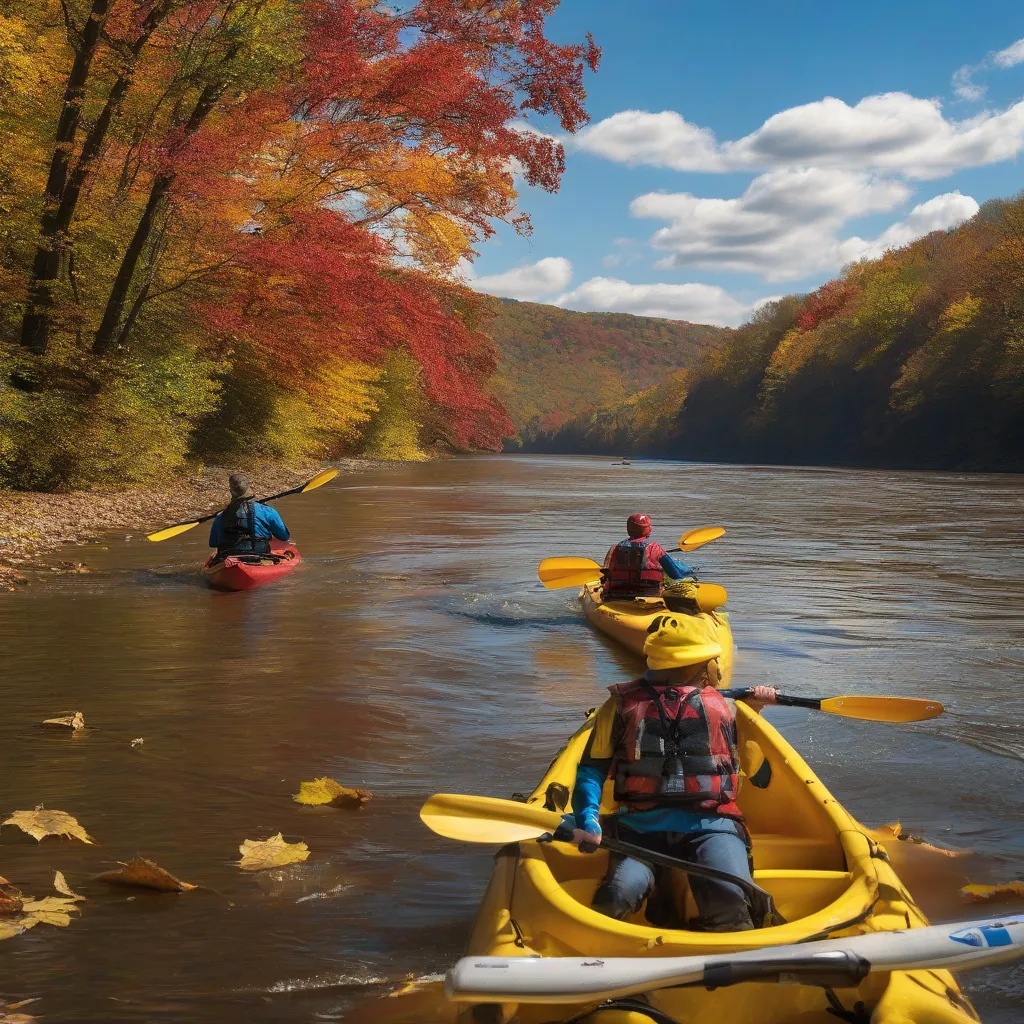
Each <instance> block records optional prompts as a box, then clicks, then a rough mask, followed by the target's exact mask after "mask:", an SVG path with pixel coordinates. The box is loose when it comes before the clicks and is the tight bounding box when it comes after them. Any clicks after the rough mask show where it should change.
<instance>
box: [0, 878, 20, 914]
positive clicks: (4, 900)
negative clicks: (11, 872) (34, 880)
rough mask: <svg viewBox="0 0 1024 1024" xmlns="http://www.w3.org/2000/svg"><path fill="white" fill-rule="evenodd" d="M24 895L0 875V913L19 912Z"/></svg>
mask: <svg viewBox="0 0 1024 1024" xmlns="http://www.w3.org/2000/svg"><path fill="white" fill-rule="evenodd" d="M24 903H25V897H24V896H23V895H22V894H21V891H20V890H19V889H18V888H17V887H16V886H14V885H11V883H10V882H8V881H7V879H6V878H3V877H0V915H3V916H5V917H6V916H9V915H10V914H20V913H21V908H22V906H23V905H24Z"/></svg>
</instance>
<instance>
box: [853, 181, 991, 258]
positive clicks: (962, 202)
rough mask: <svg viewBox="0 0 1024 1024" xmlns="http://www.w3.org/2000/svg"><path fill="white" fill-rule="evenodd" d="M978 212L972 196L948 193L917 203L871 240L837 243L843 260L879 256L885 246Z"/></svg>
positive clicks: (902, 242)
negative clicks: (904, 216)
mask: <svg viewBox="0 0 1024 1024" xmlns="http://www.w3.org/2000/svg"><path fill="white" fill-rule="evenodd" d="M977 212H978V204H977V203H976V202H975V201H974V199H973V198H972V197H971V196H965V195H961V194H960V193H959V192H947V193H945V194H944V195H941V196H935V198H934V199H929V200H928V201H927V202H926V203H920V204H919V205H917V206H915V207H914V208H913V210H911V211H910V213H909V214H908V215H907V216H906V218H904V219H903V220H901V221H898V222H897V223H895V224H892V225H890V226H889V227H888V228H886V229H885V231H883V232H882V233H881V234H880V235H879V236H878V238H876V239H874V241H870V242H865V241H864V240H863V239H861V238H848V239H846V240H845V241H844V242H842V244H841V245H840V246H839V252H840V254H841V257H842V262H843V263H849V262H850V261H852V260H859V259H869V258H873V257H876V256H881V255H882V253H884V252H885V251H886V250H887V249H898V248H899V247H900V246H903V245H907V244H909V243H910V242H913V241H914V240H915V239H918V238H923V237H924V236H925V235H927V234H930V233H931V232H932V231H945V230H946V229H948V228H951V227H953V226H954V225H956V224H960V223H962V222H963V221H965V220H969V219H970V218H971V217H973V216H974V215H975V214H976V213H977Z"/></svg>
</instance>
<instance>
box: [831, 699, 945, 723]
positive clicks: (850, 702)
mask: <svg viewBox="0 0 1024 1024" xmlns="http://www.w3.org/2000/svg"><path fill="white" fill-rule="evenodd" d="M821 710H822V711H827V712H828V713H829V714H830V715H842V716H843V717H844V718H860V719H863V720H864V721H866V722H923V721H925V720H926V719H929V718H938V717H939V715H941V714H942V712H943V711H944V710H945V708H943V706H942V705H941V704H940V703H939V702H938V701H937V700H919V699H917V698H915V697H828V698H827V699H825V700H823V701H822V702H821Z"/></svg>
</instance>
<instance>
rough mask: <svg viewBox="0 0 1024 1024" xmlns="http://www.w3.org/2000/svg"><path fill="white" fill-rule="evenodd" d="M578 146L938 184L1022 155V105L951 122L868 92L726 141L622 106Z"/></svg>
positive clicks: (931, 107) (929, 108) (667, 115)
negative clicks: (873, 173) (876, 173)
mask: <svg viewBox="0 0 1024 1024" xmlns="http://www.w3.org/2000/svg"><path fill="white" fill-rule="evenodd" d="M1011 49H1013V48H1012V47H1011ZM575 145H577V146H579V147H580V148H582V149H584V150H587V151H589V152H593V153H597V154H599V155H601V156H604V157H607V158H608V159H610V160H615V161H618V162H620V163H626V164H631V165H636V164H650V165H652V166H655V167H669V168H672V169H673V170H679V171H715V172H720V171H742V170H748V171H749V170H759V169H765V168H776V167H837V168H843V169H847V170H882V171H888V172H893V173H898V174H901V175H903V176H905V177H908V178H918V179H928V178H939V177H942V176H944V175H947V174H950V173H952V172H953V171H955V170H958V169H960V168H964V167H978V166H982V165H984V164H990V163H996V162H998V161H1000V160H1008V159H1011V158H1012V157H1014V156H1016V155H1017V154H1018V153H1020V152H1021V150H1022V149H1024V101H1021V102H1019V103H1016V104H1014V105H1013V106H1011V107H1008V108H1007V109H1006V110H1004V111H1001V112H994V111H984V112H983V113H980V114H978V115H977V116H975V117H971V118H968V119H966V120H961V121H956V120H949V119H947V118H946V117H945V116H944V115H943V113H942V104H941V103H940V102H939V101H938V100H924V99H918V98H917V97H914V96H910V95H908V94H907V93H903V92H892V93H885V94H883V95H879V96H868V97H866V98H864V99H862V100H861V101H860V102H859V103H857V104H856V105H855V106H852V107H851V106H850V105H849V104H847V103H845V102H844V101H843V100H840V99H836V98H835V97H832V96H827V97H825V98H824V99H822V100H817V101H816V102H814V103H806V104H803V105H802V106H799V107H791V108H790V109H788V110H783V111H781V112H780V113H778V114H774V115H773V116H772V117H770V118H768V120H767V121H765V122H764V124H763V125H761V127H760V128H758V129H757V130H756V131H754V132H752V133H751V134H750V135H747V136H744V137H743V138H741V139H737V140H735V141H732V142H724V143H718V142H716V141H715V137H714V135H713V134H712V133H711V132H710V131H708V130H707V129H704V128H699V127H697V126H695V125H692V124H689V123H688V122H687V121H685V120H684V119H683V118H682V117H681V116H680V115H679V114H677V113H675V112H674V111H662V112H661V113H658V114H652V113H649V112H647V111H642V110H626V111H622V112H620V113H618V114H614V115H612V116H611V117H608V118H605V120H603V121H599V122H598V123H597V124H595V125H593V126H592V127H590V128H587V129H586V130H585V131H583V132H581V133H580V134H579V135H578V136H577V137H576V140H575Z"/></svg>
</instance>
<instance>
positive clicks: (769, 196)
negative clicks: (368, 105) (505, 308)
mask: <svg viewBox="0 0 1024 1024" xmlns="http://www.w3.org/2000/svg"><path fill="white" fill-rule="evenodd" d="M587 31H590V32H593V34H594V36H595V37H596V39H597V42H598V44H599V45H601V46H602V47H603V49H604V60H603V62H602V66H601V69H600V71H599V72H598V73H597V74H596V75H590V74H588V77H587V89H588V93H589V104H588V106H589V110H590V113H591V117H592V120H591V124H590V125H589V126H588V128H587V129H585V130H584V131H583V132H582V133H580V134H579V135H578V136H577V137H576V138H574V139H566V140H565V141H566V149H567V170H566V174H565V178H564V180H563V183H562V188H561V190H560V191H559V192H558V193H557V194H556V195H547V194H545V193H543V192H540V191H539V190H533V189H529V188H526V187H525V186H524V188H523V192H522V196H521V205H522V207H523V209H525V210H526V211H528V212H529V213H530V215H531V217H532V219H533V223H534V233H533V235H532V237H530V238H526V239H524V238H520V237H517V236H516V235H515V233H514V232H513V231H512V230H511V229H505V228H503V229H501V230H500V231H499V232H498V235H497V237H496V238H495V239H493V240H491V241H489V242H486V243H484V244H483V245H482V246H481V250H480V258H479V259H478V260H477V261H476V262H475V263H474V265H473V267H472V269H471V270H469V272H468V277H469V278H470V283H471V284H473V285H474V286H475V287H477V288H479V289H480V290H482V291H489V292H492V293H493V294H498V295H510V296H512V297H514V298H520V299H529V300H533V301H538V302H549V303H556V304H559V305H564V306H566V307H567V308H573V309H585V310H618V311H621V312H630V313H641V314H647V315H653V316H668V317H673V318H677V319H687V320H694V321H697V322H706V323H719V324H737V323H740V322H741V321H742V320H743V319H744V318H745V317H746V315H747V314H748V313H749V311H750V310H751V308H753V307H755V306H756V304H757V303H758V301H762V300H764V299H765V298H770V297H774V296H778V295H783V294H787V293H790V292H801V291H809V290H811V289H812V288H814V287H816V286H817V285H818V284H820V283H822V282H823V281H825V280H828V279H829V278H830V277H833V276H835V274H836V273H837V272H838V271H839V270H840V269H841V267H842V266H843V265H844V264H846V263H848V262H850V261H851V260H854V259H858V258H863V257H870V256H874V255H878V254H879V253H880V252H882V251H884V249H885V248H889V247H892V246H894V245H901V244H906V243H907V242H909V241H911V240H913V239H914V238H916V237H919V236H921V235H923V234H926V233H927V232H928V231H932V230H936V229H941V228H947V227H951V226H953V225H954V224H956V223H958V222H960V221H962V220H963V219H965V218H966V217H969V216H971V215H972V214H973V213H974V212H975V210H976V209H977V206H978V205H979V204H981V203H983V202H984V201H985V200H986V199H990V198H992V197H996V196H1009V195H1013V194H1014V193H1016V192H1018V191H1020V190H1021V189H1022V188H1024V175H1022V168H1021V166H1020V163H1019V154H1020V153H1021V151H1022V150H1024V5H1022V4H1021V3H1020V2H1019V0H1017V2H1015V3H1011V2H1007V0H975V2H973V3H965V2H963V0H959V2H940V0H930V2H925V0H888V2H884V3H883V2H878V0H869V2H860V3H856V4H847V3H840V2H835V0H816V2H809V0H773V2H767V3H766V2H765V0H760V2H757V0H631V2H628V0H562V4H561V7H560V8H559V10H558V12H557V14H556V15H555V16H554V17H553V19H552V22H551V35H552V36H553V37H554V38H556V39H558V40H559V41H566V42H568V41H572V40H579V39H582V37H583V35H584V33H585V32H587ZM1015 44H1016V45H1015ZM535 127H536V128H537V129H540V130H543V131H546V132H550V133H551V134H556V135H557V134H558V133H557V130H556V127H555V126H554V125H553V124H550V123H549V124H544V123H538V124H536V125H535Z"/></svg>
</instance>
